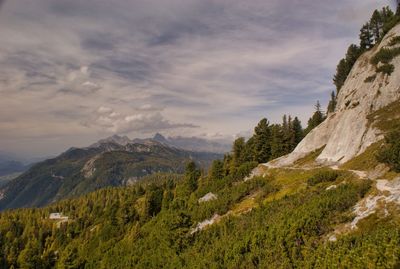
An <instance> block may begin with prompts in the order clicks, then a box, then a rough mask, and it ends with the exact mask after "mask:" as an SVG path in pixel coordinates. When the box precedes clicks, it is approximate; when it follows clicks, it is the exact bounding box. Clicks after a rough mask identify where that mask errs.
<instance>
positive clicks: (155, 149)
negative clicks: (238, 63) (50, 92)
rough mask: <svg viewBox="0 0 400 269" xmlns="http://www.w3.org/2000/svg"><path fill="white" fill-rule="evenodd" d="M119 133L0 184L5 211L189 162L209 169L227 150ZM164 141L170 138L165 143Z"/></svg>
mask: <svg viewBox="0 0 400 269" xmlns="http://www.w3.org/2000/svg"><path fill="white" fill-rule="evenodd" d="M161 139H162V138H161V135H156V136H155V138H154V139H134V140H130V139H129V138H128V137H126V136H124V137H122V136H118V135H114V136H111V137H109V138H106V139H102V140H100V141H98V142H96V143H94V144H92V145H91V146H89V147H86V148H71V149H69V150H67V151H66V152H64V153H62V154H61V155H59V156H58V157H56V158H53V159H48V160H46V161H43V162H40V163H37V164H35V165H34V166H32V167H31V168H30V169H29V170H28V171H26V172H25V173H23V174H22V175H20V176H19V177H17V178H15V179H14V180H12V181H10V182H9V183H8V184H6V185H5V186H3V187H1V188H0V210H3V209H7V208H17V207H33V206H43V205H46V204H49V203H51V202H54V201H58V200H61V199H64V198H69V197H75V196H79V195H82V194H85V193H88V192H91V191H94V190H96V189H99V188H103V187H107V186H123V185H129V184H131V183H133V182H135V181H137V180H140V178H141V177H144V176H147V175H150V174H153V173H156V172H173V173H181V172H183V171H184V167H185V165H186V163H187V162H188V160H194V161H195V162H196V163H197V164H198V165H200V166H201V167H203V168H207V167H208V166H209V165H210V164H211V162H212V161H213V160H215V159H220V158H222V154H218V153H209V152H196V151H188V150H184V149H180V148H177V147H174V146H171V145H170V143H167V142H166V141H168V140H167V139H165V138H163V141H159V140H161ZM164 140H165V141H164Z"/></svg>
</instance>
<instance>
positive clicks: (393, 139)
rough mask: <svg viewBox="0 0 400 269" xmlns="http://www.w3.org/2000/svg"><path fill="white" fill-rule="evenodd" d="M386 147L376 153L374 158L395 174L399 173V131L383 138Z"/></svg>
mask: <svg viewBox="0 0 400 269" xmlns="http://www.w3.org/2000/svg"><path fill="white" fill-rule="evenodd" d="M385 142H386V145H385V146H384V147H382V149H381V150H380V151H379V152H378V153H377V155H376V158H377V160H378V161H380V162H382V163H386V164H387V165H389V166H390V168H391V169H392V170H394V171H396V172H400V129H398V130H396V131H392V132H390V133H389V134H387V135H386V136H385Z"/></svg>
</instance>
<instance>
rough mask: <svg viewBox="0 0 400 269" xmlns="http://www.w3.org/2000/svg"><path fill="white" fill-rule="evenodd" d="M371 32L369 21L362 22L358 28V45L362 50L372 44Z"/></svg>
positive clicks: (370, 46)
mask: <svg viewBox="0 0 400 269" xmlns="http://www.w3.org/2000/svg"><path fill="white" fill-rule="evenodd" d="M373 44H374V43H373V34H372V29H371V26H370V24H369V23H366V24H364V25H363V26H362V27H361V30H360V47H361V48H362V49H363V50H366V49H370V48H372V46H373Z"/></svg>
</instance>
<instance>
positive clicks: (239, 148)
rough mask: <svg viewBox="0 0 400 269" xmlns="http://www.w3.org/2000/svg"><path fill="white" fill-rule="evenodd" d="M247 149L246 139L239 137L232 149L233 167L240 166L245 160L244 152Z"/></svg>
mask: <svg viewBox="0 0 400 269" xmlns="http://www.w3.org/2000/svg"><path fill="white" fill-rule="evenodd" d="M245 147H246V142H245V140H244V137H239V138H237V139H236V140H235V141H234V142H233V148H232V160H233V162H232V165H233V166H235V167H238V166H240V165H241V164H242V163H243V162H244V160H243V152H244V150H245Z"/></svg>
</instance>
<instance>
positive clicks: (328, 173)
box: [307, 170, 340, 186]
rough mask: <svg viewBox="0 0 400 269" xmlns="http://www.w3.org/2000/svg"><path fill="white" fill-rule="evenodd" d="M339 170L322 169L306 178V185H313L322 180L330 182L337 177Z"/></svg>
mask: <svg viewBox="0 0 400 269" xmlns="http://www.w3.org/2000/svg"><path fill="white" fill-rule="evenodd" d="M339 175H340V174H339V172H337V171H332V170H322V171H319V172H318V173H316V174H315V175H314V176H312V177H311V178H309V179H308V180H307V183H308V185H310V186H315V185H317V184H318V183H322V182H332V181H335V180H336V179H337V178H338V177H339Z"/></svg>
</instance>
